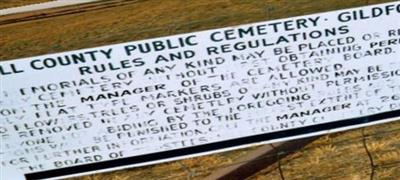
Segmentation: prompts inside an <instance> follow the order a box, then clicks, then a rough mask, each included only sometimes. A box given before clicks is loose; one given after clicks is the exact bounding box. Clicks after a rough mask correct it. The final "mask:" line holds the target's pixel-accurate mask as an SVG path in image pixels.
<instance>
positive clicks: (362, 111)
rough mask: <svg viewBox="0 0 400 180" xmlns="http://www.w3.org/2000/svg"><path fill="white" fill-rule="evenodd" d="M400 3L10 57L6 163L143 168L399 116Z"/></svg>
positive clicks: (78, 169)
mask: <svg viewBox="0 0 400 180" xmlns="http://www.w3.org/2000/svg"><path fill="white" fill-rule="evenodd" d="M399 19H400V3H399V2H395V3H387V4H380V5H375V6H367V7H362V8H355V9H347V10H341V11H334V12H329V13H322V14H315V15H309V16H302V17H294V18H288V19H282V20H275V21H268V22H260V23H253V24H247V25H242V26H235V27H228V28H221V29H214V30H207V31H202V32H195V33H189V34H181V35H175V36H169V37H162V38H155V39H149V40H143V41H135V42H128V43H123V44H116V45H110V46H103V47H97V48H90V49H83V50H77V51H71V52H64V53H57V54H50V55H43V56H37V57H29V58H24V59H18V60H10V61H4V62H1V64H0V73H1V85H2V86H1V91H0V92H1V93H0V94H1V101H0V104H1V109H0V117H1V121H0V122H1V124H0V135H1V138H2V142H1V154H0V155H1V161H2V162H1V165H2V166H3V167H6V168H12V169H16V170H18V171H21V172H23V173H24V174H25V176H26V177H27V178H28V179H41V178H54V177H65V176H68V175H77V174H82V173H88V172H93V171H103V170H113V169H120V168H124V167H133V166H141V165H146V164H153V163H158V162H165V161H169V160H175V159H181V158H185V157H189V156H195V155H201V154H208V153H212V152H216V151H223V150H227V149H234V148H238V147H245V146H248V145H251V144H254V143H270V142H277V141H283V140H288V139H295V138H301V137H307V136H313V135H320V134H326V133H329V132H333V131H339V130H345V129H351V128H356V127H363V126H367V125H372V124H377V123H383V122H389V121H393V120H395V119H396V118H398V117H400V20H399Z"/></svg>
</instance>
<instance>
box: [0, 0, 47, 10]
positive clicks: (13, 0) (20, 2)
mask: <svg viewBox="0 0 400 180" xmlns="http://www.w3.org/2000/svg"><path fill="white" fill-rule="evenodd" d="M48 1H52V0H0V9H5V8H10V7H18V6H24V5H30V4H36V3H42V2H48Z"/></svg>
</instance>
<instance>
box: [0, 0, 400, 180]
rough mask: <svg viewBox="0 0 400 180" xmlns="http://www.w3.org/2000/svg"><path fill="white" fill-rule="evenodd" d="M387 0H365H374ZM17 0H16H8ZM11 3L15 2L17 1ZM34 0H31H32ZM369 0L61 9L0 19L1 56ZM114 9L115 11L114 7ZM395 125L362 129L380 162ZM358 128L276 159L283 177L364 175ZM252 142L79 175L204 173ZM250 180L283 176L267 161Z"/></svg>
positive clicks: (390, 173) (183, 1)
mask: <svg viewBox="0 0 400 180" xmlns="http://www.w3.org/2000/svg"><path fill="white" fill-rule="evenodd" d="M386 1H392V0H369V2H370V3H379V2H386ZM13 2H14V0H13ZM15 2H16V1H15ZM30 2H32V1H30ZM366 2H367V1H366V0H348V1H342V0H257V1H255V0H254V1H251V0H215V1H209V0H196V1H195V0H193V1H187V0H148V1H140V2H139V3H136V4H131V5H127V6H123V7H116V8H112V9H103V10H98V11H94V12H85V13H80V14H75V15H66V16H61V17H55V18H51V19H42V20H37V21H31V22H25V23H18V24H12V25H6V26H0V35H1V37H0V59H1V60H6V59H14V58H22V57H27V56H34V55H40V54H46V53H54V52H61V51H68V50H74V49H80V48H88V47H96V46H100V45H106V44H112V43H120V42H127V41H133V40H138V39H146V38H150V37H158V36H165V35H170V34H176V33H185V32H193V31H199V30H204V29H211V28H217V27H223V26H230V25H237V24H243V23H249V22H257V21H261V20H267V19H276V18H283V17H289V16H295V15H302V14H310V13H315V12H323V11H328V10H334V9H342V8H348V7H354V6H361V5H365V4H366ZM116 12H118V13H116ZM396 128H397V129H398V128H400V123H389V124H385V125H380V126H374V127H371V128H367V129H366V130H365V133H366V134H367V135H372V134H377V133H379V134H384V135H373V136H370V137H368V139H367V146H368V147H369V149H370V151H371V153H372V155H373V158H374V160H375V161H376V163H377V164H378V165H384V164H388V163H393V162H395V161H396V160H397V161H398V160H399V159H400V157H399V149H400V143H399V141H398V139H400V134H399V133H398V132H397V133H388V132H389V131H393V130H394V129H396ZM362 140H363V135H362V133H361V130H353V131H348V132H343V133H336V134H331V135H327V136H324V137H322V138H321V139H319V140H317V141H316V142H314V143H312V144H310V145H308V146H307V147H305V148H304V149H302V150H301V151H299V152H297V153H294V154H292V155H290V156H289V157H287V158H284V159H282V160H281V163H282V166H281V168H282V171H283V173H284V176H285V177H286V179H355V180H356V179H357V180H358V179H368V178H369V173H370V166H369V164H370V162H369V159H368V156H367V153H366V151H365V149H364V148H363V147H364V146H363V141H362ZM248 152H249V149H244V150H241V151H233V152H227V153H220V154H215V155H211V156H204V157H198V158H192V159H187V160H183V161H178V162H173V163H164V164H160V165H154V166H147V167H142V168H134V169H130V170H122V171H116V172H111V173H102V174H97V175H91V176H84V177H81V178H76V179H84V180H101V179H106V180H117V179H118V180H119V179H187V178H189V177H191V178H195V179H202V178H204V177H205V176H207V175H209V174H210V173H211V172H212V171H213V170H214V169H215V168H218V167H221V166H227V165H230V164H232V163H234V162H235V160H236V159H238V158H239V157H241V156H243V155H245V154H246V153H248ZM399 169H400V168H399V166H396V167H392V166H391V167H388V168H384V167H383V168H377V170H376V177H379V178H382V179H390V178H391V177H392V179H393V177H400V173H399ZM249 179H260V180H263V179H265V180H270V179H272V180H273V179H280V174H279V171H278V169H277V166H276V165H275V166H271V167H268V168H267V169H264V170H263V171H261V172H260V173H258V174H256V175H255V176H253V177H251V178H249Z"/></svg>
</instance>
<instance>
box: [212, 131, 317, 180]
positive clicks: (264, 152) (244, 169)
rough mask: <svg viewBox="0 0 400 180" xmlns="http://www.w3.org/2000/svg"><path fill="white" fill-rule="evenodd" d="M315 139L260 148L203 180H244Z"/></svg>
mask: <svg viewBox="0 0 400 180" xmlns="http://www.w3.org/2000/svg"><path fill="white" fill-rule="evenodd" d="M316 139H318V137H311V138H306V139H299V140H294V141H288V142H282V143H274V144H269V145H264V146H261V147H259V148H257V149H255V150H253V151H251V152H249V153H248V154H247V155H245V156H243V157H241V158H239V159H237V160H236V161H235V162H233V163H232V164H235V165H232V166H228V167H224V168H220V169H217V170H215V171H214V172H213V173H212V174H211V175H209V176H208V177H206V178H205V179H206V180H213V179H221V180H224V179H226V180H241V179H245V178H247V177H249V176H251V175H253V174H255V173H257V172H258V171H260V170H262V169H264V168H265V167H268V166H270V165H273V164H275V163H277V161H279V159H280V158H284V157H285V156H287V155H289V154H290V152H293V151H296V150H298V149H301V148H302V147H304V146H306V145H307V144H309V143H311V142H313V141H314V140H316ZM284 152H287V153H284ZM278 156H279V157H278Z"/></svg>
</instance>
